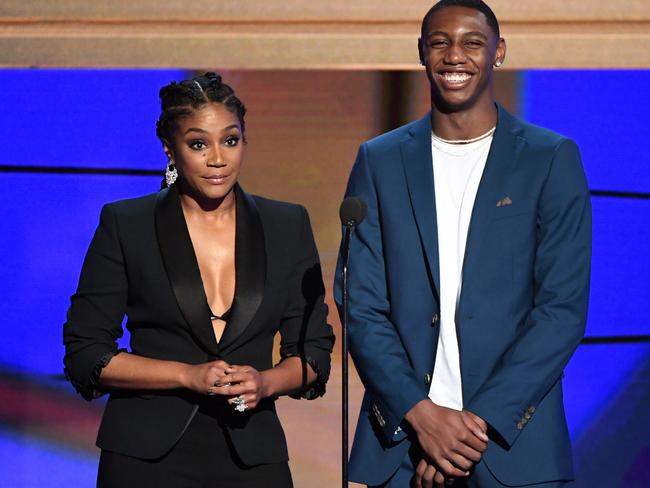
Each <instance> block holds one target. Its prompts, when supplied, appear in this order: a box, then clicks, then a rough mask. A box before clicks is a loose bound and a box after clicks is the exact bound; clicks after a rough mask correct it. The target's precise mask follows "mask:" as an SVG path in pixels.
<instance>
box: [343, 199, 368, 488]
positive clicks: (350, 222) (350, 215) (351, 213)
mask: <svg viewBox="0 0 650 488" xmlns="http://www.w3.org/2000/svg"><path fill="white" fill-rule="evenodd" d="M367 213H368V205H366V202H364V201H363V200H361V199H360V198H356V197H348V198H346V199H345V200H343V203H342V204H341V208H340V209H339V216H340V217H341V224H343V227H345V236H344V238H343V247H342V252H343V255H342V258H343V303H342V307H341V308H342V310H341V312H342V313H341V339H342V340H341V353H342V354H341V373H342V382H341V383H342V385H341V388H342V395H341V396H342V402H341V427H342V432H341V481H342V487H343V488H347V486H348V328H347V327H348V325H347V324H348V259H349V257H350V239H351V237H352V231H353V230H354V228H355V227H356V226H357V225H359V224H360V223H361V222H362V221H363V219H364V218H365V216H366V214H367Z"/></svg>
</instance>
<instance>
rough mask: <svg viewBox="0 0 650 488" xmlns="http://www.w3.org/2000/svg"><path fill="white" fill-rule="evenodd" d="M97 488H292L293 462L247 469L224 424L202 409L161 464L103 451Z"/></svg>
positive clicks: (158, 461) (156, 461) (155, 461)
mask: <svg viewBox="0 0 650 488" xmlns="http://www.w3.org/2000/svg"><path fill="white" fill-rule="evenodd" d="M97 487H98V488H131V487H133V488H136V487H137V488H149V487H151V488H255V487H264V488H291V487H293V483H292V481H291V473H290V471H289V465H288V463H286V462H284V463H277V464H262V465H258V466H245V465H244V464H243V463H242V462H241V460H240V459H239V458H238V457H237V454H236V452H235V450H234V449H233V446H232V445H231V444H230V441H229V439H228V437H227V435H226V433H225V432H224V429H223V427H222V426H221V425H220V424H219V421H218V420H217V419H216V418H215V417H213V416H210V415H208V414H207V413H205V412H204V411H203V409H199V411H198V412H197V413H196V415H195V416H194V418H193V419H192V422H191V423H190V425H189V426H188V428H187V430H186V431H185V433H184V434H183V436H182V437H181V439H180V440H179V441H178V443H177V444H176V445H175V446H174V447H173V448H172V450H171V451H170V452H169V453H167V454H166V455H165V456H163V457H162V458H160V459H155V460H143V459H138V458H133V457H130V456H124V455H122V454H117V453H114V452H109V451H102V453H101V457H100V460H99V470H98V473H97Z"/></svg>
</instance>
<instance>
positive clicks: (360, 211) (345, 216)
mask: <svg viewBox="0 0 650 488" xmlns="http://www.w3.org/2000/svg"><path fill="white" fill-rule="evenodd" d="M367 213H368V205H366V202H364V201H363V200H361V199H360V198H356V197H348V198H346V199H345V200H343V203H342V204H341V208H340V209H339V217H341V224H343V225H344V226H345V227H355V226H357V225H359V224H360V223H361V222H362V221H363V219H364V218H365V216H366V214H367Z"/></svg>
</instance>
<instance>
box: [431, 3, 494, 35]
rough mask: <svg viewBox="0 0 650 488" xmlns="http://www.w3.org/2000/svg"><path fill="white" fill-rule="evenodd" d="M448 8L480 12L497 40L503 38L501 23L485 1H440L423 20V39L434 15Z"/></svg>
mask: <svg viewBox="0 0 650 488" xmlns="http://www.w3.org/2000/svg"><path fill="white" fill-rule="evenodd" d="M447 7H467V8H472V9H474V10H478V11H479V12H481V13H482V14H483V15H485V19H486V20H487V23H488V25H489V26H490V28H491V29H492V31H493V32H494V34H495V35H496V36H497V39H500V38H501V32H500V30H499V21H498V20H497V16H496V15H494V12H493V11H492V9H491V8H490V7H489V6H488V4H487V3H485V2H484V1H483V0H440V1H439V2H438V3H436V4H435V5H434V6H433V7H431V8H430V9H429V11H428V12H427V13H426V15H425V16H424V18H423V19H422V27H421V35H422V38H423V39H424V37H425V36H426V33H425V29H426V28H427V24H428V23H429V19H431V17H432V16H433V14H435V13H436V12H438V11H439V10H442V9H444V8H447Z"/></svg>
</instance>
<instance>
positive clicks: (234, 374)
mask: <svg viewBox="0 0 650 488" xmlns="http://www.w3.org/2000/svg"><path fill="white" fill-rule="evenodd" d="M184 384H185V385H186V386H187V388H188V389H190V390H192V391H195V392H197V393H200V394H202V395H206V394H207V395H223V396H226V397H228V403H230V404H231V405H234V406H236V405H238V404H239V403H242V402H243V405H245V408H244V410H246V409H253V408H255V407H257V405H258V404H259V402H260V400H261V399H262V398H264V397H265V396H268V395H265V390H264V376H263V374H262V373H260V372H259V371H257V370H256V369H255V368H253V367H252V366H238V365H231V364H228V363H227V362H225V361H222V360H217V361H211V362H209V363H204V364H196V365H191V366H189V369H188V371H187V372H186V374H185V380H184ZM238 410H239V409H238ZM239 411H243V410H239Z"/></svg>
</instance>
